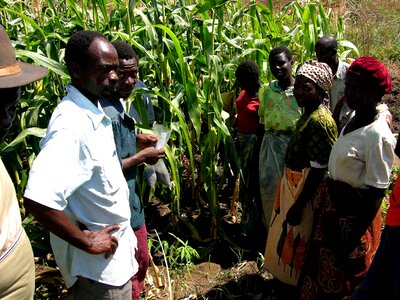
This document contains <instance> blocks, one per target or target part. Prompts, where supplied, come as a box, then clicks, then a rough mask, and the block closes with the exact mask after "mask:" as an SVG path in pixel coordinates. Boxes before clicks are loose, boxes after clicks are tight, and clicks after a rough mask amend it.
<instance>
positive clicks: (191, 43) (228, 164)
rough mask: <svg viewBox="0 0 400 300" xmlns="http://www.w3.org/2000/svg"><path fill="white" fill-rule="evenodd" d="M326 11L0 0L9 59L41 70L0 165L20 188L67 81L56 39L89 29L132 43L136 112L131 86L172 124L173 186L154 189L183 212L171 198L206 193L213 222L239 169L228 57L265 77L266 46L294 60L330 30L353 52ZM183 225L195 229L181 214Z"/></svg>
mask: <svg viewBox="0 0 400 300" xmlns="http://www.w3.org/2000/svg"><path fill="white" fill-rule="evenodd" d="M333 17H334V16H333V15H332V14H331V11H330V9H329V8H327V7H325V6H323V5H322V2H321V1H311V0H307V1H302V4H300V2H298V1H292V2H289V3H287V4H286V5H285V6H284V7H283V8H282V10H280V11H278V10H276V7H275V6H274V1H272V0H268V1H267V4H266V5H263V4H261V3H258V1H254V0H250V1H246V3H242V2H241V1H228V0H212V1H205V0H204V1H200V2H197V3H196V2H195V1H183V0H180V1H167V0H161V1H155V0H145V1H136V0H109V1H105V0H101V1H95V0H57V1H56V0H42V1H33V2H32V3H31V1H11V0H0V22H1V24H3V25H4V26H5V27H6V30H7V31H8V33H9V35H10V37H11V38H12V40H13V43H14V46H15V48H16V49H17V56H18V57H19V59H21V60H24V61H27V62H30V63H35V64H37V65H42V66H45V67H47V68H48V69H49V71H50V72H49V75H48V76H47V77H46V78H45V79H44V80H42V81H40V82H38V83H35V84H33V85H31V86H29V87H28V88H26V89H24V90H23V93H22V101H21V106H20V107H19V108H18V117H17V118H16V120H15V124H14V126H13V128H12V130H11V132H10V135H9V137H8V138H7V139H6V141H5V142H3V143H2V144H1V146H0V151H1V155H3V156H7V158H8V159H7V162H6V165H7V168H8V169H9V171H10V173H11V174H12V176H13V177H14V179H15V180H14V181H15V182H16V183H17V184H20V186H19V187H18V190H19V191H22V189H23V186H24V182H25V179H26V177H27V172H28V171H29V168H30V164H31V162H32V161H33V159H34V158H35V155H36V153H37V152H38V151H39V147H38V141H39V137H40V136H41V135H42V134H43V133H44V130H45V127H46V124H47V122H48V120H49V118H50V116H51V113H52V110H53V109H54V107H55V105H56V104H57V102H58V101H59V100H60V99H61V98H62V97H63V95H64V93H65V91H64V90H65V84H66V83H67V82H68V80H69V76H68V73H67V71H66V68H65V65H64V62H63V58H64V51H65V45H66V42H67V40H68V38H69V36H70V35H71V34H72V33H73V32H76V31H77V30H81V29H88V30H97V31H100V32H102V33H103V34H105V35H106V36H107V37H108V38H109V39H110V40H112V41H114V40H120V39H123V40H126V41H128V42H130V43H131V44H132V45H133V46H134V47H135V49H136V50H137V52H138V54H139V56H140V62H139V65H140V72H139V77H140V78H141V79H142V80H143V81H144V82H145V83H146V85H147V86H148V87H149V90H148V91H145V90H142V89H139V90H137V91H135V93H136V94H135V95H133V96H132V100H131V101H133V104H134V105H135V107H137V108H138V109H139V110H140V103H139V101H140V94H141V93H143V92H146V93H149V94H150V95H151V97H152V101H153V105H154V109H155V113H156V121H157V122H158V123H162V124H164V125H165V126H167V127H168V128H171V130H172V135H171V140H170V143H169V145H168V147H167V148H166V157H167V159H166V161H167V165H168V168H169V170H170V173H171V177H172V179H173V185H172V188H171V190H169V189H167V188H162V187H159V189H158V190H156V194H157V196H158V197H159V198H161V199H166V200H165V201H173V203H174V209H175V210H176V213H177V214H178V216H179V217H181V218H183V219H185V218H184V217H183V216H182V215H181V205H180V203H181V201H182V200H183V199H181V198H182V197H190V198H191V199H185V200H188V201H190V202H191V203H192V204H193V205H197V203H200V202H202V201H203V199H202V198H203V197H204V195H206V197H207V199H206V202H207V204H208V208H209V209H210V211H211V212H212V215H213V220H214V221H213V225H212V226H215V225H218V224H217V223H218V222H219V218H218V201H221V200H222V199H220V198H219V196H218V195H220V194H221V193H220V192H221V190H222V189H223V187H224V185H226V181H227V178H228V177H232V175H234V176H236V174H240V163H239V158H238V154H237V152H236V148H235V145H234V142H233V138H232V134H233V132H234V128H232V126H231V124H233V120H234V118H235V116H234V111H232V110H230V111H229V112H228V111H224V107H226V103H225V102H224V101H225V100H224V99H225V96H224V98H223V97H222V96H221V95H222V94H224V95H233V94H235V91H236V86H235V75H234V73H235V69H236V67H237V65H238V63H240V62H241V61H243V60H245V59H251V60H254V61H256V62H257V64H258V66H259V67H260V71H261V79H262V81H264V82H266V81H268V80H271V79H272V76H271V74H270V72H269V67H268V54H269V52H270V50H271V49H272V48H273V47H276V46H279V45H285V46H287V47H288V48H289V49H291V50H292V52H293V54H294V58H295V60H296V61H297V62H300V61H303V60H305V59H309V58H312V57H314V47H315V42H316V40H317V39H318V38H319V37H320V36H322V35H325V34H333V35H336V36H337V38H338V39H339V45H340V53H341V57H342V58H345V57H347V56H350V57H352V56H353V57H354V56H356V55H358V51H357V48H356V46H355V45H353V44H352V43H351V42H349V41H345V40H343V36H344V28H345V26H344V24H343V20H342V19H341V18H339V19H337V20H335V19H333ZM332 24H337V25H336V26H334V25H332ZM225 109H226V110H228V109H227V108H225ZM142 113H145V110H142ZM143 119H144V120H145V119H146V118H145V116H143ZM24 178H25V179H24ZM202 195H203V196H202ZM184 223H185V224H187V227H188V228H189V230H190V231H191V232H193V235H194V236H197V235H196V234H195V233H194V231H193V226H192V225H191V224H190V223H188V220H186V219H185V222H184ZM212 231H213V235H214V233H215V230H214V229H213V230H212Z"/></svg>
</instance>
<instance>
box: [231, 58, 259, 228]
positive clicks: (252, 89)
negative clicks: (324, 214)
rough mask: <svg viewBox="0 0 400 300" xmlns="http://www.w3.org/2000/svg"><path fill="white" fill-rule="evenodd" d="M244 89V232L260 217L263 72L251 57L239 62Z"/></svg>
mask: <svg viewBox="0 0 400 300" xmlns="http://www.w3.org/2000/svg"><path fill="white" fill-rule="evenodd" d="M235 75H236V80H237V82H238V83H239V86H240V88H241V90H242V91H241V92H240V94H239V97H238V98H237V100H236V111H237V134H238V140H239V148H240V149H239V155H240V162H241V167H242V172H243V178H244V181H245V184H244V186H243V188H242V191H243V192H242V193H241V196H242V199H243V206H244V216H243V217H244V218H243V219H244V220H243V223H245V224H246V225H245V228H244V231H245V232H244V233H245V234H246V233H248V232H246V231H250V230H251V229H252V227H253V226H254V223H255V221H256V219H257V209H256V207H257V199H258V198H259V195H258V193H257V191H258V190H259V188H258V180H257V177H258V155H259V138H258V133H259V130H260V123H259V116H258V108H259V106H260V101H259V99H258V89H259V88H260V85H261V83H260V72H259V69H258V65H257V64H256V63H255V62H254V61H251V60H246V61H244V62H242V63H240V64H239V66H238V68H237V69H236V72H235Z"/></svg>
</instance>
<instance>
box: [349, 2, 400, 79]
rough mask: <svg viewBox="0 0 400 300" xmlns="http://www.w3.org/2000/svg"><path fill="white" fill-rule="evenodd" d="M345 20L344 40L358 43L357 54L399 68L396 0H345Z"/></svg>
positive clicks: (399, 19) (398, 8) (398, 7)
mask: <svg viewBox="0 0 400 300" xmlns="http://www.w3.org/2000/svg"><path fill="white" fill-rule="evenodd" d="M345 23H346V25H347V28H346V31H345V35H346V39H349V40H350V41H352V42H353V43H354V44H355V45H357V46H358V49H359V51H360V54H361V55H369V56H374V57H376V58H378V59H380V60H382V61H383V62H384V63H386V64H388V65H397V66H399V67H400V43H399V39H400V1H398V0H383V1H370V0H351V1H348V2H347V7H346V15H345ZM397 75H400V73H397Z"/></svg>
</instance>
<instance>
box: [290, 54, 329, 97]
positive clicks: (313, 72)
mask: <svg viewBox="0 0 400 300" xmlns="http://www.w3.org/2000/svg"><path fill="white" fill-rule="evenodd" d="M298 75H302V76H304V77H307V78H308V79H310V80H312V81H313V82H315V83H316V84H317V85H318V86H319V87H321V88H322V89H323V90H324V91H325V92H328V90H329V89H330V88H331V87H332V80H333V76H332V70H331V68H330V67H329V66H328V65H327V64H326V63H323V62H318V61H316V60H309V61H306V62H304V63H302V64H301V65H300V66H299V67H298V69H297V72H296V76H298Z"/></svg>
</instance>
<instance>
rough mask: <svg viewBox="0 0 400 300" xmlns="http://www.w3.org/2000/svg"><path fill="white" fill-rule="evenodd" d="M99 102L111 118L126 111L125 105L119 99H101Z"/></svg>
mask: <svg viewBox="0 0 400 300" xmlns="http://www.w3.org/2000/svg"><path fill="white" fill-rule="evenodd" d="M99 103H100V106H101V107H102V109H103V111H104V113H105V114H106V115H107V116H108V117H110V118H111V119H113V118H115V117H116V116H119V115H120V114H121V113H123V112H124V107H123V106H122V103H121V102H120V101H119V100H118V99H100V100H99Z"/></svg>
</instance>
